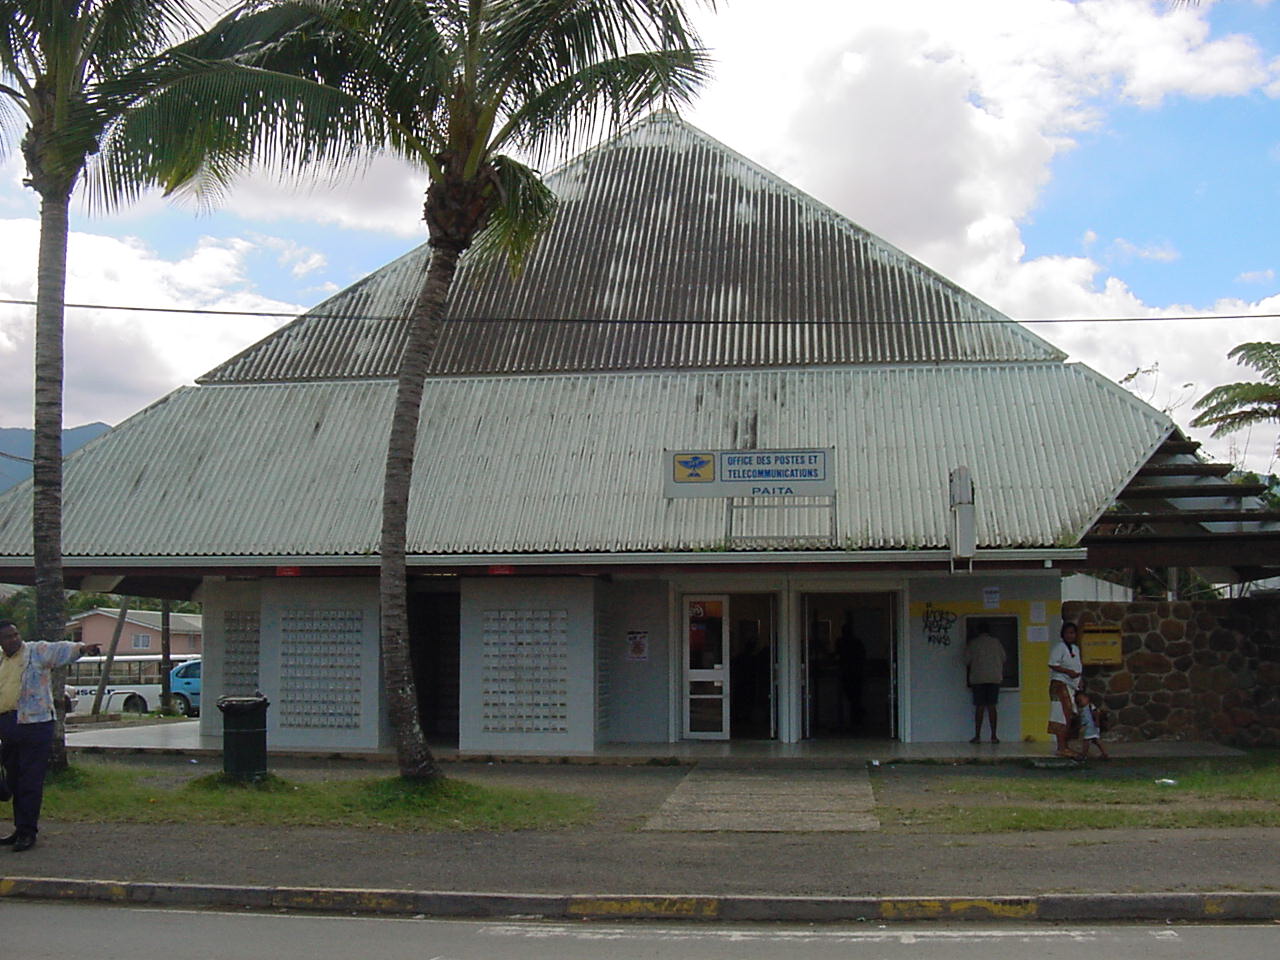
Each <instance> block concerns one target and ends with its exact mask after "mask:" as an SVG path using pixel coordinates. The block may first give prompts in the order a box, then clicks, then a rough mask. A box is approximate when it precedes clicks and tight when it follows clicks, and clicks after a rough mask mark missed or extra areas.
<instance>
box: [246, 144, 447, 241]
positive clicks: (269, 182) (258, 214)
mask: <svg viewBox="0 0 1280 960" xmlns="http://www.w3.org/2000/svg"><path fill="white" fill-rule="evenodd" d="M426 189H427V179H426V175H425V174H422V173H420V172H418V171H416V170H414V169H413V168H412V167H410V166H408V165H407V164H406V163H404V162H403V161H401V160H398V159H396V158H394V157H390V156H381V157H377V158H375V159H374V160H373V161H372V162H371V163H370V164H369V166H368V168H367V169H365V170H364V171H362V173H361V174H360V176H358V177H356V176H348V177H344V178H341V179H339V180H338V181H337V182H327V181H324V180H318V181H315V182H312V183H310V184H304V185H297V184H288V183H282V182H280V181H279V180H276V179H274V178H272V177H269V176H266V175H260V176H254V177H250V178H248V179H246V180H245V181H243V182H242V183H240V184H239V185H238V186H237V187H236V188H235V189H234V190H232V191H231V192H230V193H229V194H228V197H227V201H226V203H224V204H223V209H226V210H228V211H230V212H231V213H234V214H236V215H237V216H241V217H244V218H245V219H246V220H255V221H268V222H269V221H272V220H294V221H297V220H304V221H311V222H314V223H322V224H329V225H332V226H335V227H342V228H345V229H355V230H376V231H381V232H385V233H393V234H396V235H397V236H402V237H425V235H426V227H425V226H424V225H423V223H422V203H423V200H424V199H425V198H426Z"/></svg>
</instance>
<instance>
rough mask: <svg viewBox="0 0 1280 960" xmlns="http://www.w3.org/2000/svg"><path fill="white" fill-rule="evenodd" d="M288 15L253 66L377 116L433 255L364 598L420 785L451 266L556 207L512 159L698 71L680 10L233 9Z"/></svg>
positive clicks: (410, 2) (611, 4)
mask: <svg viewBox="0 0 1280 960" xmlns="http://www.w3.org/2000/svg"><path fill="white" fill-rule="evenodd" d="M706 2H708V3H711V2H712V0H706ZM288 16H294V17H296V18H297V21H296V26H295V27H294V29H292V30H291V31H289V32H287V33H285V34H283V35H282V36H280V37H279V38H278V39H277V40H276V41H275V42H273V43H270V44H266V45H264V46H263V47H262V49H261V52H260V55H259V56H258V57H256V58H255V59H254V61H253V62H254V63H256V64H257V65H259V66H261V67H263V68H266V69H269V70H272V71H280V72H288V73H293V74H296V75H298V76H300V77H305V78H307V79H309V80H312V81H314V82H316V83H317V84H324V85H327V86H332V87H336V88H337V89H338V90H341V91H343V92H345V93H347V94H349V95H350V96H351V97H352V98H353V99H355V100H358V101H360V102H361V103H362V104H364V105H365V106H367V107H369V108H370V109H371V110H376V111H377V112H378V115H379V116H380V118H381V121H382V123H383V124H384V127H385V133H386V139H385V143H380V144H378V146H385V147H386V148H387V149H390V150H391V151H393V152H394V153H396V154H398V155H400V156H401V157H404V158H406V159H407V160H409V161H410V162H411V163H413V164H415V165H417V166H418V167H420V168H421V169H423V170H425V171H426V173H427V175H428V178H429V185H428V188H427V192H426V203H425V206H424V219H425V221H426V224H427V235H428V243H429V245H430V247H431V259H430V264H429V266H428V268H427V272H426V274H425V276H424V278H423V281H422V286H421V288H420V290H419V292H418V294H417V297H416V300H415V301H414V304H413V306H412V309H411V311H410V314H409V316H408V318H407V320H408V326H409V330H408V336H407V339H406V343H405V347H404V353H403V356H402V358H401V361H400V367H399V373H398V379H397V387H396V398H395V406H394V412H393V415H392V421H391V425H390V436H389V439H388V444H387V460H386V471H385V482H384V487H383V503H382V518H383V519H382V533H381V567H380V577H381V583H380V600H381V616H382V624H381V637H382V665H383V682H384V687H385V690H386V694H385V695H386V696H387V698H388V706H389V713H390V717H391V722H392V726H393V728H394V731H395V738H396V751H397V756H398V761H399V768H400V774H401V776H403V777H406V778H411V779H431V778H434V777H437V776H439V769H438V767H437V765H436V762H435V759H434V757H433V756H432V754H431V751H430V749H429V748H428V747H427V743H426V739H425V737H424V736H423V734H422V728H421V725H420V723H419V720H418V705H417V696H416V692H415V689H414V680H413V671H412V667H411V662H410V654H409V638H408V611H407V603H406V564H405V553H406V524H407V518H408V505H409V489H410V484H411V480H412V473H413V456H414V442H415V440H416V438H417V434H418V425H419V417H420V408H421V404H422V393H423V384H424V381H425V379H426V374H427V369H428V364H429V362H430V360H431V356H432V352H433V350H434V349H435V345H436V343H437V341H438V339H439V336H440V330H441V324H442V318H443V315H444V312H445V307H446V304H447V301H448V298H449V291H450V288H451V286H452V284H453V279H454V274H455V272H456V271H457V267H458V258H459V257H460V256H461V255H462V253H463V252H464V251H466V250H467V249H468V248H470V247H471V246H472V244H473V243H474V242H475V241H476V240H477V238H479V237H481V235H482V234H483V240H484V246H485V247H486V248H487V249H491V250H493V251H497V252H501V253H505V254H506V255H507V257H508V259H509V262H510V263H511V265H512V267H513V269H518V267H519V264H520V262H521V260H522V258H523V257H524V255H525V254H527V253H528V252H529V251H530V250H531V248H532V245H533V243H534V241H535V240H536V238H537V236H538V234H539V233H540V232H541V231H542V230H543V229H545V227H546V226H547V225H548V224H549V223H550V220H551V218H552V216H553V214H554V210H555V200H554V197H553V196H552V195H551V193H550V191H549V190H548V189H547V187H546V186H545V185H544V184H543V183H542V181H541V179H540V177H539V174H538V173H537V171H536V170H534V169H533V168H532V167H531V166H529V165H527V164H526V163H523V162H521V161H519V160H517V159H514V158H513V157H512V156H511V154H512V153H522V154H524V155H525V156H526V157H528V158H531V159H532V160H533V161H534V162H538V161H540V160H543V159H546V158H548V157H549V156H551V155H558V154H562V153H563V152H565V151H566V150H568V149H571V148H572V147H574V146H576V145H579V144H582V143H583V142H585V141H587V140H589V139H590V138H592V137H593V136H595V135H596V134H597V133H598V132H600V131H601V130H602V129H603V128H605V127H606V126H608V125H614V124H620V123H624V122H627V121H630V120H633V119H635V118H637V117H639V116H640V115H641V114H642V113H644V112H645V111H647V110H648V109H650V108H651V107H652V106H653V105H654V104H656V103H658V102H662V101H665V102H668V103H672V102H685V101H687V100H688V99H690V98H691V96H692V95H693V92H694V91H695V89H696V88H697V86H698V85H699V84H700V83H701V82H702V81H703V79H704V78H705V77H706V75H707V71H708V58H707V57H706V55H705V54H704V52H703V51H702V49H701V47H700V46H699V43H698V40H697V37H696V36H695V34H694V32H693V30H692V28H691V26H690V24H689V21H688V18H687V16H686V13H685V11H684V9H683V5H682V2H681V0H383V2H378V3H369V2H367V0H283V2H277V3H274V4H272V5H270V7H268V8H266V9H263V8H261V7H250V8H247V9H245V10H244V11H243V17H242V28H243V29H245V30H246V31H249V32H253V31H254V30H255V28H254V26H253V22H254V20H255V18H262V17H275V18H277V20H279V19H280V18H284V17H288ZM299 142H300V143H306V144H309V143H311V142H313V141H312V139H308V138H305V137H304V139H303V140H302V141H299ZM477 252H479V251H477Z"/></svg>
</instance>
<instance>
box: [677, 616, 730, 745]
mask: <svg viewBox="0 0 1280 960" xmlns="http://www.w3.org/2000/svg"><path fill="white" fill-rule="evenodd" d="M728 625H729V598H728V597H727V596H724V595H720V596H692V597H685V598H684V735H685V737H686V738H688V739H691V740H728V739H729V651H728V644H729V631H728Z"/></svg>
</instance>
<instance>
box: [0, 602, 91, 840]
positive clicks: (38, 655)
mask: <svg viewBox="0 0 1280 960" xmlns="http://www.w3.org/2000/svg"><path fill="white" fill-rule="evenodd" d="M91 649H92V648H91V647H88V646H86V645H85V644H83V643H75V642H72V641H69V640H61V641H57V642H55V643H45V642H41V641H36V642H34V643H23V642H22V635H21V634H20V633H19V632H18V627H17V624H15V623H14V622H13V621H12V620H0V770H2V771H3V775H2V776H0V799H7V797H5V796H4V795H5V794H8V793H12V795H13V826H14V831H13V833H11V834H9V835H8V836H7V837H0V846H11V847H13V849H14V851H15V852H18V853H20V852H22V851H23V850H30V849H31V848H32V847H34V846H35V845H36V834H37V833H38V832H39V826H38V823H39V820H40V803H41V801H42V800H43V799H44V776H45V773H46V772H48V769H49V751H50V748H51V747H52V746H53V723H54V713H53V689H52V685H51V683H50V682H49V681H50V676H49V675H50V673H51V672H52V671H53V670H54V668H56V667H61V666H64V665H66V664H68V663H70V662H71V661H73V660H78V659H79V658H80V657H82V656H84V654H85V653H87V652H89V651H90V650H91Z"/></svg>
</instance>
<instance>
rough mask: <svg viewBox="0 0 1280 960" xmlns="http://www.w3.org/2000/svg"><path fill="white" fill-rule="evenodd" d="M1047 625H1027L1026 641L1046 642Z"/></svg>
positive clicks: (1047, 640)
mask: <svg viewBox="0 0 1280 960" xmlns="http://www.w3.org/2000/svg"><path fill="white" fill-rule="evenodd" d="M1048 642H1049V628H1048V627H1027V643H1048Z"/></svg>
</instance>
